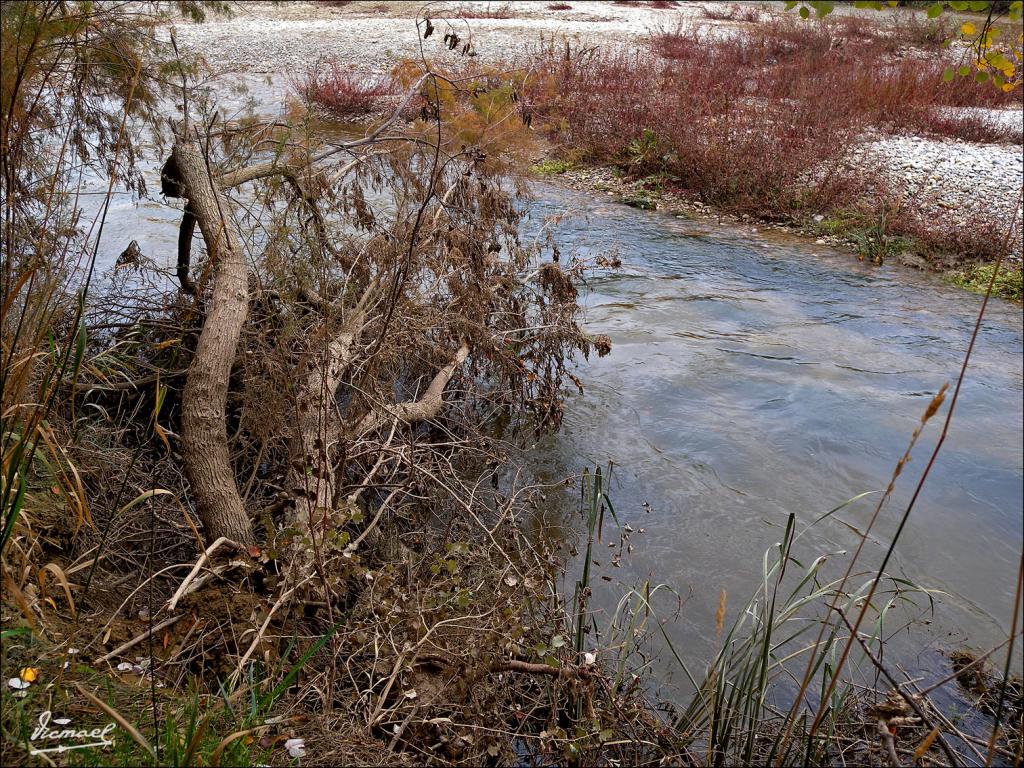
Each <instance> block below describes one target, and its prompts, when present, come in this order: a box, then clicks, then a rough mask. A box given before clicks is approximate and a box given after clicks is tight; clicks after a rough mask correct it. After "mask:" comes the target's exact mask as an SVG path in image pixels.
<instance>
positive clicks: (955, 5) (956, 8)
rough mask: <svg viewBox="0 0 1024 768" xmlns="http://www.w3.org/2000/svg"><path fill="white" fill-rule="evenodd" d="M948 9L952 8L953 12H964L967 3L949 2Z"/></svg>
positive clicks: (952, 0)
mask: <svg viewBox="0 0 1024 768" xmlns="http://www.w3.org/2000/svg"><path fill="white" fill-rule="evenodd" d="M949 7H950V8H952V9H953V10H954V11H966V10H967V3H966V2H960V1H959V0H950V3H949Z"/></svg>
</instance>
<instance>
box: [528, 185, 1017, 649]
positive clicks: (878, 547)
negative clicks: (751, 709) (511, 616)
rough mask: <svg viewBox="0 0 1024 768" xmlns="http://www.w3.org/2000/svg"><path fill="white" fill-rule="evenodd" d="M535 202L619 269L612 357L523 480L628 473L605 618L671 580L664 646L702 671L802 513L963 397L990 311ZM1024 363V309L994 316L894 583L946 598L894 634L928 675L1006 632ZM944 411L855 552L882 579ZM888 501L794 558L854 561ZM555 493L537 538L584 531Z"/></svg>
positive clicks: (670, 224)
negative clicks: (725, 610)
mask: <svg viewBox="0 0 1024 768" xmlns="http://www.w3.org/2000/svg"><path fill="white" fill-rule="evenodd" d="M537 191H538V195H539V199H538V201H537V203H536V205H535V207H534V209H533V218H534V220H535V223H536V220H538V219H540V218H541V217H543V216H545V215H551V214H557V213H569V214H570V215H569V216H568V217H566V218H564V219H562V220H561V223H560V224H559V225H558V227H557V228H556V230H555V231H556V233H557V235H558V239H559V241H560V242H561V243H562V245H563V246H565V247H570V246H571V247H572V248H574V249H575V250H576V251H577V253H578V255H580V256H596V255H599V254H607V255H611V254H614V255H617V256H618V257H619V258H621V261H622V267H621V268H620V269H617V270H604V271H602V272H601V273H600V274H598V275H597V276H595V277H594V278H592V279H591V280H590V281H589V286H588V290H587V291H586V292H585V294H584V302H585V305H586V318H587V323H586V327H587V329H588V331H589V332H591V333H605V334H608V335H609V336H610V337H611V338H612V341H613V344H614V349H613V351H612V354H611V355H609V356H607V357H605V358H601V359H598V358H596V357H593V358H592V359H591V360H590V361H589V362H587V363H585V364H583V365H581V370H580V371H579V374H580V377H581V378H582V379H583V381H584V383H585V393H584V394H582V395H575V396H573V397H572V398H571V400H570V402H569V404H568V407H567V413H566V418H565V423H564V428H563V430H562V431H561V432H560V433H558V434H556V435H553V436H549V437H547V438H544V439H543V440H541V442H540V443H539V444H538V445H537V446H536V449H535V450H534V451H532V452H531V453H530V454H528V455H529V456H530V462H531V464H532V466H533V467H534V472H535V474H536V476H537V477H538V478H539V479H540V480H543V481H546V482H551V483H556V482H558V481H559V480H560V479H562V478H563V477H565V476H566V475H567V474H569V473H572V472H578V471H580V470H581V469H583V468H584V467H588V466H589V467H594V466H596V465H602V466H606V465H607V464H608V463H609V462H611V463H612V464H613V465H614V467H615V468H614V470H613V484H612V490H611V494H610V495H611V498H612V501H613V502H614V503H615V506H616V512H617V515H618V518H619V522H620V523H623V524H624V523H626V522H628V523H629V524H630V525H631V526H632V527H633V528H635V529H641V528H642V529H644V533H643V534H634V535H633V537H632V544H633V552H632V553H631V555H630V556H628V557H625V558H623V559H622V561H621V565H620V566H619V567H612V565H611V562H610V561H611V558H610V556H609V557H600V558H599V559H602V560H603V561H604V562H602V568H600V569H599V572H600V573H601V574H602V575H605V576H608V577H611V579H612V580H611V582H610V583H608V582H604V581H597V580H596V579H595V582H596V583H597V584H599V585H600V586H597V587H595V590H596V591H597V592H598V593H599V594H597V595H595V599H596V604H597V605H598V606H599V607H603V608H604V609H605V610H606V611H607V612H609V613H610V611H611V609H612V608H613V606H614V605H615V601H616V600H617V599H618V596H620V595H621V594H623V593H624V591H625V590H627V589H628V588H629V587H630V586H632V585H634V584H636V583H639V582H642V581H644V580H648V579H650V580H651V581H652V582H653V583H666V584H668V585H670V586H671V587H673V588H674V589H675V590H676V591H677V592H678V593H679V594H680V595H681V596H683V597H684V598H686V603H685V605H684V607H683V609H682V611H681V612H680V614H679V616H678V617H676V619H675V620H674V621H673V622H672V623H671V627H670V636H671V637H673V640H674V642H675V644H676V645H677V646H678V647H679V648H681V649H683V653H684V655H685V656H687V657H689V659H690V660H691V661H693V662H694V663H695V664H697V665H698V669H701V667H700V664H701V660H702V659H704V660H706V658H707V655H708V653H709V652H710V651H711V647H712V644H713V638H714V626H715V611H716V609H717V607H718V601H719V595H720V591H721V590H723V589H724V590H726V592H727V605H728V606H729V607H730V608H732V609H733V611H732V613H735V611H736V610H737V609H738V608H739V607H740V606H742V605H743V604H745V602H746V600H747V598H748V597H749V596H750V594H751V593H752V592H753V591H754V590H755V589H756V588H757V587H758V585H759V584H760V580H761V567H762V556H763V553H764V551H765V549H766V548H767V547H769V546H771V545H772V544H773V543H774V542H777V541H779V539H780V538H781V536H782V531H783V527H784V525H785V521H786V517H787V515H788V513H790V512H793V513H796V515H797V518H798V520H799V521H801V522H804V523H806V522H810V520H812V519H813V518H815V517H817V516H818V515H820V514H821V513H823V512H826V511H828V510H829V509H831V508H832V507H835V506H837V505H839V504H842V503H843V502H845V501H847V500H849V499H851V498H853V497H855V496H857V495H858V494H860V493H863V492H865V491H872V490H875V491H877V490H881V489H884V488H885V486H886V485H887V484H888V482H889V478H890V476H891V474H892V471H893V468H894V466H895V464H896V462H897V461H898V459H899V458H900V456H901V455H902V454H903V452H904V451H905V450H906V447H907V444H908V441H909V440H910V437H911V434H912V433H913V431H914V429H915V428H916V427H917V426H919V424H920V418H921V416H922V414H923V413H924V411H925V408H926V407H927V405H928V403H929V401H930V399H931V398H932V396H933V395H934V394H935V393H936V392H937V391H938V389H939V388H940V387H941V386H942V384H943V383H944V382H950V385H951V387H952V385H953V384H954V383H955V380H956V377H957V374H958V371H959V368H960V366H961V364H962V361H963V356H964V352H965V350H966V347H967V344H968V341H969V339H970V335H971V332H972V329H973V327H974V323H975V320H976V317H977V313H978V309H979V307H980V304H981V297H979V296H976V295H973V294H970V293H967V292H965V291H963V290H961V289H958V288H955V287H953V286H950V285H949V284H947V283H945V282H943V281H942V280H941V279H940V278H939V277H937V276H934V275H928V274H923V273H919V272H916V271H913V270H909V269H906V268H903V267H898V266H882V267H875V266H872V265H870V264H865V263H861V262H859V261H857V260H856V259H855V258H853V257H852V256H851V255H850V254H849V253H847V252H839V251H836V250H833V249H830V248H828V247H826V246H820V245H814V244H811V243H810V242H809V241H807V240H805V239H797V238H795V237H791V236H788V235H785V234H781V233H778V232H776V231H774V230H769V231H767V232H766V231H763V230H762V231H757V230H755V229H753V228H752V227H750V226H739V225H726V224H719V223H712V222H709V221H697V220H688V219H683V218H676V217H674V216H671V215H668V214H664V213H660V212H645V211H638V210H636V209H633V208H629V207H626V206H624V205H621V204H619V203H616V202H614V201H613V200H612V199H610V198H607V197H604V196H601V195H593V194H585V193H580V192H574V191H568V190H566V189H564V188H560V187H558V186H554V185H541V186H540V187H539V188H538V190H537ZM1022 361H1024V357H1022V315H1021V308H1020V307H1019V306H1016V305H1014V304H1011V303H1008V302H1004V301H1001V300H995V301H993V302H991V303H990V305H989V308H988V310H987V312H986V315H985V319H984V324H983V326H982V328H981V332H980V334H979V337H978V341H977V345H976V348H975V350H974V353H973V355H972V357H971V363H970V367H969V368H968V371H967V377H966V380H965V382H964V385H963V389H962V392H961V395H960V399H959V402H958V404H957V407H956V411H955V416H954V418H953V420H952V423H951V426H950V429H949V434H948V437H947V439H946V441H945V444H944V446H943V448H942V450H941V452H940V454H939V456H938V459H937V461H936V463H935V466H934V468H933V470H932V472H931V474H930V476H929V479H928V481H927V483H926V485H925V487H924V491H923V492H922V494H921V496H920V498H919V499H918V501H917V504H916V506H915V507H914V509H913V511H912V513H911V515H910V518H909V522H908V523H907V527H906V530H905V531H904V532H903V534H902V536H901V538H900V540H899V544H898V546H897V548H896V553H895V556H894V558H893V560H892V562H891V563H890V566H889V568H888V569H887V570H888V571H889V572H890V573H892V574H895V575H898V576H902V577H905V578H907V579H908V580H909V581H911V582H914V583H916V584H919V585H921V586H923V587H926V588H928V589H931V590H935V591H936V592H935V594H934V597H935V599H936V606H937V607H936V612H935V615H934V620H931V621H928V622H927V623H925V622H921V623H918V624H917V625H916V626H915V627H914V628H913V630H912V631H911V632H910V633H909V634H908V633H901V636H900V638H899V640H898V644H899V645H900V647H901V648H902V650H901V652H900V656H901V660H904V661H906V662H907V663H908V664H915V665H916V666H919V667H929V666H935V665H936V661H935V659H934V658H932V659H926V658H924V657H925V656H928V655H929V654H931V655H933V656H934V655H936V654H938V652H939V651H940V650H941V649H948V648H952V647H956V646H968V647H973V648H978V649H984V648H987V647H988V646H989V645H994V644H996V643H998V642H1000V641H1001V640H1003V639H1005V637H1006V630H1007V628H1008V627H1009V623H1010V612H1011V610H1012V607H1013V599H1014V587H1015V583H1016V575H1017V569H1018V564H1019V558H1020V553H1021V547H1022V539H1024V533H1022V518H1024V502H1022V488H1024V471H1022V464H1024V426H1022V421H1024V413H1022V399H1021V396H1022V378H1024V377H1022ZM951 391H952V390H951ZM948 404H949V398H947V400H946V404H945V405H944V406H943V407H942V409H941V410H940V411H939V412H938V414H937V415H936V416H935V417H934V418H933V419H932V420H931V421H930V422H929V423H928V425H927V427H926V429H925V431H924V432H923V434H922V436H921V439H920V441H919V443H918V445H917V448H916V449H915V451H914V454H913V458H912V461H911V463H910V464H909V465H908V467H907V468H906V470H905V471H904V472H903V474H902V476H901V478H900V480H899V482H898V484H897V486H896V490H895V493H894V494H893V497H892V500H891V502H890V503H889V504H888V505H887V506H886V507H885V509H884V511H883V513H882V515H881V517H880V519H879V522H878V524H877V525H876V526H875V528H874V530H873V531H872V534H871V539H870V541H869V543H868V545H867V547H866V549H865V552H864V555H863V556H862V562H864V563H866V564H867V565H869V566H870V567H872V568H876V567H877V566H878V564H879V563H880V561H881V558H882V556H883V554H884V551H885V548H886V547H887V546H888V544H889V542H890V541H891V536H892V534H893V532H894V530H895V527H896V524H897V522H898V518H899V517H900V515H902V513H903V511H904V510H905V509H906V506H907V503H908V501H909V498H910V495H911V493H912V491H913V488H914V485H915V484H916V482H917V480H918V477H919V476H920V473H921V472H922V470H923V469H924V466H925V464H926V463H927V458H928V455H929V454H930V452H931V450H932V449H933V447H934V445H935V443H936V441H937V439H938V436H939V434H940V431H941V426H942V421H943V419H944V418H945V415H946V411H947V408H948ZM878 498H879V496H878V494H875V495H872V496H868V497H865V498H864V499H862V500H860V501H858V502H856V503H854V504H853V505H851V506H850V507H848V508H846V509H844V510H843V511H842V512H840V513H838V514H837V515H835V516H834V517H832V518H829V519H828V520H826V521H824V522H823V523H821V524H819V525H817V526H815V528H814V529H812V530H811V532H810V533H809V535H808V536H807V537H805V539H804V540H803V541H802V543H801V547H800V550H799V551H798V552H797V553H796V554H797V556H798V557H802V558H806V561H810V560H812V559H813V558H814V557H815V556H817V555H818V554H825V553H828V552H836V551H844V550H845V551H852V550H853V549H854V548H855V547H856V545H857V542H858V540H859V534H858V533H857V531H863V530H864V529H865V527H866V525H867V522H868V520H869V518H870V516H871V514H872V512H873V510H874V508H875V506H876V504H877V501H878ZM549 499H554V500H555V501H556V503H555V508H554V509H549V510H548V512H547V513H546V514H545V520H544V523H545V525H546V526H548V527H549V528H552V527H553V528H558V527H561V526H564V527H567V528H568V529H570V531H569V533H568V534H567V535H569V536H570V537H571V536H573V535H576V536H578V535H579V530H580V528H581V526H582V523H581V522H580V521H579V515H578V514H577V513H576V511H575V510H576V508H577V504H578V499H579V491H578V486H575V485H574V486H573V487H570V488H565V489H564V490H563V491H560V492H558V491H556V492H555V493H552V494H549ZM607 538H608V537H607V535H606V539H607ZM835 559H836V560H837V561H839V562H842V563H844V564H845V560H843V559H842V557H841V556H837V557H836V558H835ZM573 575H574V571H573V570H572V569H571V568H570V574H569V577H568V578H567V585H569V586H567V589H568V590H569V591H570V592H571V579H572V577H573ZM865 578H866V577H865ZM924 605H925V606H927V601H925V602H924ZM606 618H607V617H606ZM931 618H932V617H931V616H930V614H927V615H926V616H925V619H926V620H927V619H931ZM600 621H601V620H600V618H599V620H598V623H599V624H600ZM655 645H656V646H657V645H658V643H655ZM662 650H663V649H662ZM915 654H916V655H917V656H918V657H920V658H908V657H913V656H914V655H915ZM662 655H664V654H662ZM663 666H664V667H665V668H666V669H667V668H668V667H670V666H671V664H669V663H666V664H664V665H663ZM1016 666H1017V667H1018V668H1019V667H1020V660H1019V655H1018V660H1017V662H1016Z"/></svg>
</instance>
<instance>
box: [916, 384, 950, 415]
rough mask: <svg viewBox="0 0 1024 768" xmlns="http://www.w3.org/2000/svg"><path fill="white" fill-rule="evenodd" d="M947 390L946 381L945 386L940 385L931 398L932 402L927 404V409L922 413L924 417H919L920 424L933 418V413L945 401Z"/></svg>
mask: <svg viewBox="0 0 1024 768" xmlns="http://www.w3.org/2000/svg"><path fill="white" fill-rule="evenodd" d="M948 388H949V382H948V381H947V382H946V383H945V384H943V385H942V387H941V388H940V389H939V391H938V392H936V393H935V397H933V398H932V401H931V402H930V403H928V409H927V410H926V411H925V412H924V416H922V417H921V423H922V424H924V423H925V422H927V421H928V419H930V418H931V417H932V416H934V415H935V412H936V411H938V410H939V408H940V407H941V406H942V402H943V401H944V400H945V399H946V390H947V389H948Z"/></svg>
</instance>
